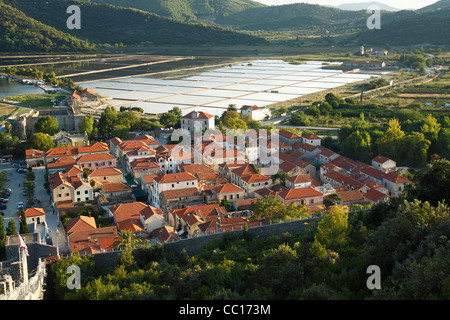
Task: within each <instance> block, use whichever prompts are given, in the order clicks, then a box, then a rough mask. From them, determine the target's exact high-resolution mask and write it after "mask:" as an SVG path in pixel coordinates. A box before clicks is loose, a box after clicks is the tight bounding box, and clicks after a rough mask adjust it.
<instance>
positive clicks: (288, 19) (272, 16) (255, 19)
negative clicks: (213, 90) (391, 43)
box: [216, 3, 368, 30]
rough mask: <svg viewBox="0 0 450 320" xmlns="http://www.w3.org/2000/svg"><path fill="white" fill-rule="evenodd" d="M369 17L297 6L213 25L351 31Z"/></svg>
mask: <svg viewBox="0 0 450 320" xmlns="http://www.w3.org/2000/svg"><path fill="white" fill-rule="evenodd" d="M367 17H368V15H364V14H361V12H355V11H345V10H340V9H337V8H332V7H324V6H320V5H312V4H306V3H296V4H288V5H279V6H267V7H259V8H250V9H247V10H244V11H241V12H237V13H234V14H230V15H228V16H223V17H218V18H217V20H216V23H218V24H221V25H230V26H233V27H237V28H240V29H245V30H260V29H264V30H274V29H291V28H311V27H338V26H341V27H342V26H348V27H352V28H354V27H355V26H361V25H363V24H365V22H366V20H367Z"/></svg>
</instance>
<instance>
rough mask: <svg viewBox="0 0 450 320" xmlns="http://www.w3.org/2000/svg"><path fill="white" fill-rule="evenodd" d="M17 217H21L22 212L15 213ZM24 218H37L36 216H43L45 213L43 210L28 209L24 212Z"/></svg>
mask: <svg viewBox="0 0 450 320" xmlns="http://www.w3.org/2000/svg"><path fill="white" fill-rule="evenodd" d="M17 215H18V216H19V217H20V216H21V215H22V210H20V211H19V212H17ZM25 216H26V217H27V218H29V217H38V216H45V211H44V209H43V208H29V209H26V210H25Z"/></svg>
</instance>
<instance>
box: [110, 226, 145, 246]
mask: <svg viewBox="0 0 450 320" xmlns="http://www.w3.org/2000/svg"><path fill="white" fill-rule="evenodd" d="M140 243H142V241H141V239H138V238H136V235H135V234H134V233H133V232H132V231H130V230H121V231H120V232H119V235H118V236H117V237H116V238H115V241H114V243H113V246H114V247H115V248H120V249H123V248H126V247H134V246H135V245H137V244H140Z"/></svg>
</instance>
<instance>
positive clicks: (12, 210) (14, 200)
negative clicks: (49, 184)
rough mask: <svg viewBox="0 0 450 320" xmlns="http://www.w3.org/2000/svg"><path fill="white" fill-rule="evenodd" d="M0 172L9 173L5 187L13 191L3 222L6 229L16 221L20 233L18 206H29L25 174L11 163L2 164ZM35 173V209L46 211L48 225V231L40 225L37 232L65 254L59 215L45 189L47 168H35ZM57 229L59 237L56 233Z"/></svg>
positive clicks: (4, 211)
mask: <svg viewBox="0 0 450 320" xmlns="http://www.w3.org/2000/svg"><path fill="white" fill-rule="evenodd" d="M0 170H1V171H6V172H7V177H8V182H7V184H6V185H5V188H10V189H11V195H10V197H9V201H8V203H6V206H7V208H6V209H4V210H1V211H2V212H3V213H4V215H3V220H4V223H5V228H7V227H8V223H9V222H10V221H11V219H14V222H15V225H16V231H17V232H19V226H20V223H19V222H20V219H19V216H18V214H17V213H18V212H19V208H18V204H19V202H23V203H24V206H25V208H26V204H27V198H26V196H24V195H23V186H24V182H25V180H26V178H25V174H22V173H18V172H17V171H16V168H15V167H13V166H12V165H11V164H10V163H2V164H0ZM33 172H34V173H35V176H36V181H35V192H34V198H35V207H36V208H43V209H44V211H45V220H46V223H47V230H46V231H45V228H44V226H43V225H39V226H38V227H37V230H36V232H40V233H41V236H42V237H44V240H43V242H44V243H45V235H46V234H47V235H49V236H50V237H51V238H52V243H53V245H55V246H56V245H57V246H58V247H59V250H60V253H63V252H65V251H66V250H67V249H66V247H67V246H66V243H65V237H64V235H65V233H64V231H63V230H62V228H61V226H60V223H59V220H58V217H57V215H56V214H53V208H52V207H51V200H50V196H49V194H48V193H47V190H46V189H45V187H44V183H45V167H38V168H33ZM39 201H40V203H39ZM57 228H58V232H59V235H58V233H57V232H56V230H57Z"/></svg>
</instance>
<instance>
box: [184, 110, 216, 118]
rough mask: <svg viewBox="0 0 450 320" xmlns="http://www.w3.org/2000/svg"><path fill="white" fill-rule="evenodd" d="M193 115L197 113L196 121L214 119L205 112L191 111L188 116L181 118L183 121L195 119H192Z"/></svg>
mask: <svg viewBox="0 0 450 320" xmlns="http://www.w3.org/2000/svg"><path fill="white" fill-rule="evenodd" d="M194 113H197V119H210V118H214V116H213V115H212V114H209V113H206V112H203V111H192V112H189V113H188V114H186V115H184V116H183V117H182V118H183V119H195V118H192V115H193V114H194Z"/></svg>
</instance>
